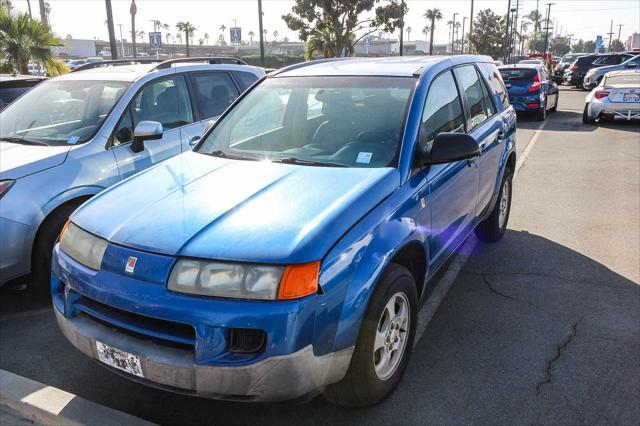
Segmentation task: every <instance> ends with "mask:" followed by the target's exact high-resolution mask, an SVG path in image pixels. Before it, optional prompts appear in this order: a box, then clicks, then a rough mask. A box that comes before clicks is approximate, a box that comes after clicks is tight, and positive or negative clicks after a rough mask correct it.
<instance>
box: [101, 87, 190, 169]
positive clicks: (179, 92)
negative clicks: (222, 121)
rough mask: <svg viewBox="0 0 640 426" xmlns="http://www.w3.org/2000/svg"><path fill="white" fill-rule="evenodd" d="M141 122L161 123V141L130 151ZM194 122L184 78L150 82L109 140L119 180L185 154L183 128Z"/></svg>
mask: <svg viewBox="0 0 640 426" xmlns="http://www.w3.org/2000/svg"><path fill="white" fill-rule="evenodd" d="M141 121H157V122H159V123H160V124H162V129H163V134H162V139H160V140H149V141H145V142H144V149H143V150H142V151H140V152H134V151H133V150H132V149H131V143H132V142H133V132H134V130H135V127H136V126H137V125H138V124H139V123H140V122H141ZM191 123H193V109H192V108H191V103H190V102H189V93H188V89H187V84H186V81H185V79H184V76H181V75H178V76H171V77H168V78H160V79H157V80H153V81H151V82H150V83H147V84H146V85H145V86H144V87H143V88H142V89H141V90H140V91H139V92H138V93H137V94H136V96H135V97H134V98H133V100H132V101H131V103H130V104H129V106H128V107H127V109H126V110H125V112H124V114H123V115H122V117H121V118H120V121H119V122H118V124H117V125H116V129H115V131H114V133H113V135H112V137H111V140H110V148H111V149H112V150H113V153H114V155H115V158H116V162H117V164H118V170H119V171H120V177H121V178H123V179H124V178H125V177H127V176H130V175H132V174H133V173H136V172H139V171H141V170H144V169H146V168H147V167H149V166H151V165H153V164H156V163H158V162H160V161H163V160H166V159H168V158H171V157H173V156H175V155H177V154H180V153H181V152H182V147H181V141H180V136H181V129H182V128H183V127H184V126H187V125H190V124H191Z"/></svg>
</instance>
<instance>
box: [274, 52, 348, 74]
mask: <svg viewBox="0 0 640 426" xmlns="http://www.w3.org/2000/svg"><path fill="white" fill-rule="evenodd" d="M347 59H352V58H350V57H343V58H326V59H315V60H313V61H306V62H300V63H297V64H293V65H289V66H288V67H284V68H280V69H279V70H276V71H274V72H272V73H270V74H269V75H270V76H272V75H278V74H282V73H283V72H287V71H292V70H297V69H298V68H304V67H308V66H311V65H316V64H322V63H324V62H334V61H344V60H347Z"/></svg>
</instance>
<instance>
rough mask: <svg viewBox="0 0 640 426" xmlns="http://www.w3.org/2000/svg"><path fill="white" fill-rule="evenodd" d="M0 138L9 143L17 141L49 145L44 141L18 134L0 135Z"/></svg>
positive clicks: (24, 143)
mask: <svg viewBox="0 0 640 426" xmlns="http://www.w3.org/2000/svg"><path fill="white" fill-rule="evenodd" d="M0 140H2V141H5V142H10V143H19V144H22V145H42V146H49V145H47V144H46V143H44V142H40V141H36V140H33V139H25V138H21V137H18V136H0Z"/></svg>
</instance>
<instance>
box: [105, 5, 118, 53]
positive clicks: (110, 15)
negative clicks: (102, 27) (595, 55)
mask: <svg viewBox="0 0 640 426" xmlns="http://www.w3.org/2000/svg"><path fill="white" fill-rule="evenodd" d="M104 4H105V6H106V8H107V28H108V29H109V46H110V49H111V59H118V45H117V44H116V32H115V31H114V30H113V12H112V11H111V0H104Z"/></svg>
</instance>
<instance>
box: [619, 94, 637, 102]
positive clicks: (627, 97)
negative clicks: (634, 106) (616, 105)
mask: <svg viewBox="0 0 640 426" xmlns="http://www.w3.org/2000/svg"><path fill="white" fill-rule="evenodd" d="M622 99H624V101H625V102H640V94H636V93H625V95H624V97H623V98H622Z"/></svg>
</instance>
